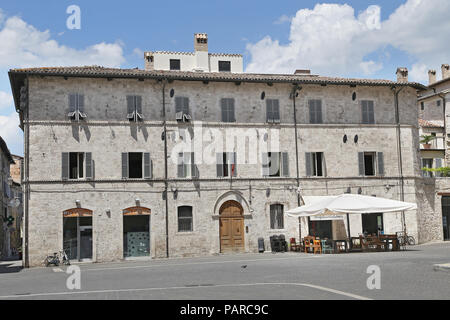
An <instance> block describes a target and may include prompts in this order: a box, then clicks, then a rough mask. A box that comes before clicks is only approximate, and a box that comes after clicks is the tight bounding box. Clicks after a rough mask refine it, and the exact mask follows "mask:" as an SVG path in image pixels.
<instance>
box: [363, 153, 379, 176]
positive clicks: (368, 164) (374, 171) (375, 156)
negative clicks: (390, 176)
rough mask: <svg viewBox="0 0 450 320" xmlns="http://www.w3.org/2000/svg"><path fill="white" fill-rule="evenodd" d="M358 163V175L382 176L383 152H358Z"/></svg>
mask: <svg viewBox="0 0 450 320" xmlns="http://www.w3.org/2000/svg"><path fill="white" fill-rule="evenodd" d="M358 165H359V175H360V176H366V177H371V176H377V175H378V176H383V175H384V154H383V152H359V153H358Z"/></svg>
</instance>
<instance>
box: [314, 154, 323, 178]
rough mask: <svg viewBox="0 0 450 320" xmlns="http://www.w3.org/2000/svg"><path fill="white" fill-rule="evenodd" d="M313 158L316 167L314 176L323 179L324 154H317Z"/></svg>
mask: <svg viewBox="0 0 450 320" xmlns="http://www.w3.org/2000/svg"><path fill="white" fill-rule="evenodd" d="M312 157H313V166H314V172H313V175H314V176H317V177H323V167H322V164H323V153H322V152H315V153H313V154H312Z"/></svg>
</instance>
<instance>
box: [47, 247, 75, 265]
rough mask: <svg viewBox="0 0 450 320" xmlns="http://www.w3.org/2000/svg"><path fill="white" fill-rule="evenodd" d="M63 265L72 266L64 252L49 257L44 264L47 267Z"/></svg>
mask: <svg viewBox="0 0 450 320" xmlns="http://www.w3.org/2000/svg"><path fill="white" fill-rule="evenodd" d="M61 262H62V263H63V264H64V265H66V266H70V260H69V257H68V256H67V254H66V252H65V251H64V250H61V251H59V252H55V253H53V255H51V256H47V258H45V260H44V264H45V266H46V267H48V266H50V265H54V266H56V267H57V266H59V265H60V263H61Z"/></svg>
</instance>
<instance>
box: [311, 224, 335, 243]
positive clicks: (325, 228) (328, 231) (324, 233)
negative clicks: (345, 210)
mask: <svg viewBox="0 0 450 320" xmlns="http://www.w3.org/2000/svg"><path fill="white" fill-rule="evenodd" d="M309 234H310V235H311V236H314V237H319V238H320V239H333V228H332V221H331V220H323V221H315V220H310V221H309Z"/></svg>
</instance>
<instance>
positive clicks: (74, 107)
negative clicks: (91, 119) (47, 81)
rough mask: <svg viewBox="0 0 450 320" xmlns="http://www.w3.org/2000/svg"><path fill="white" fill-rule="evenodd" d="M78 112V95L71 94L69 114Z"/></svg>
mask: <svg viewBox="0 0 450 320" xmlns="http://www.w3.org/2000/svg"><path fill="white" fill-rule="evenodd" d="M76 110H77V95H76V94H74V93H71V94H69V112H75V111H76Z"/></svg>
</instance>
